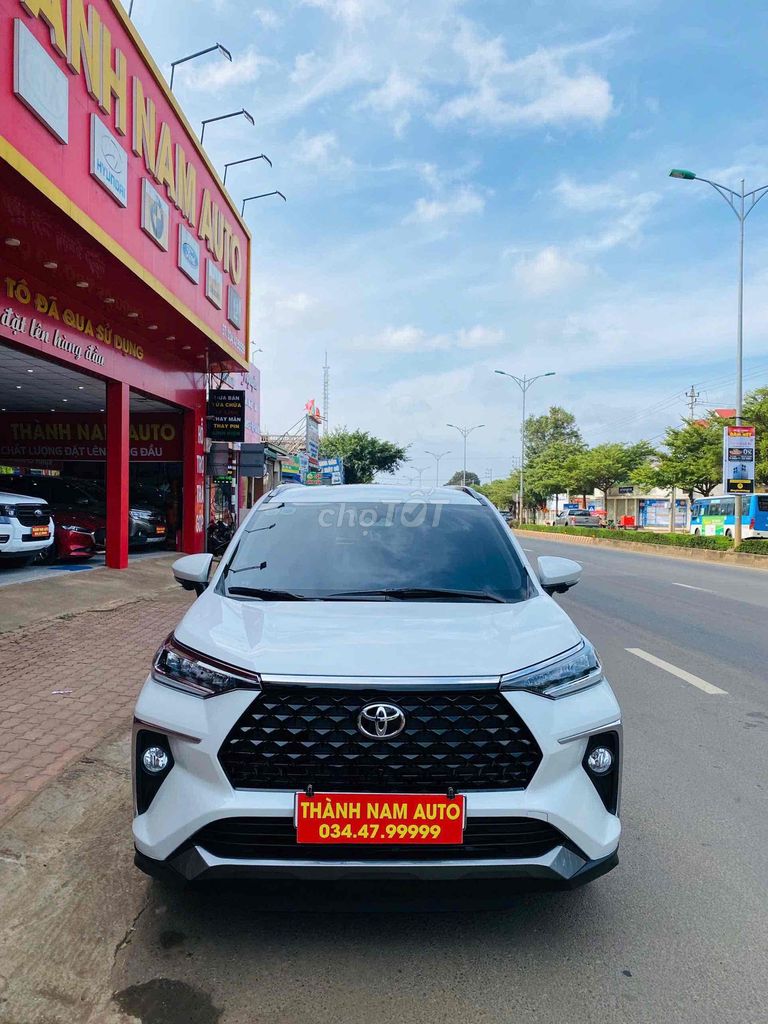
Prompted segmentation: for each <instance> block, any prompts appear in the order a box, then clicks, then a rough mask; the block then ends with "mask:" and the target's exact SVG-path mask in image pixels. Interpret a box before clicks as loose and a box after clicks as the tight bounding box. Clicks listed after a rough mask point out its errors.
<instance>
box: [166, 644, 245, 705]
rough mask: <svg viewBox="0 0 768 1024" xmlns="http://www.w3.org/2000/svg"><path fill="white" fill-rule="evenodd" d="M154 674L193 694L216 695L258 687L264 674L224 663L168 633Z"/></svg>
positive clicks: (200, 695)
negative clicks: (185, 644) (195, 649)
mask: <svg viewBox="0 0 768 1024" xmlns="http://www.w3.org/2000/svg"><path fill="white" fill-rule="evenodd" d="M152 678H153V679H155V680H156V681H157V682H158V683H163V684H164V685H165V686H171V687H173V688H174V689H176V690H183V691H184V692H185V693H190V694H194V695H195V696H196V697H214V696H215V695H216V694H219V693H227V692H229V691H230V690H258V689H260V688H261V678H260V676H258V675H257V674H256V673H255V672H248V671H246V670H245V669H239V668H235V667H234V666H230V665H225V664H224V663H223V662H220V661H217V660H216V659H215V658H206V656H205V655H204V654H200V653H198V652H197V651H193V650H191V649H190V648H188V647H184V645H183V644H180V643H178V641H177V640H175V639H174V637H173V635H171V636H169V637H168V639H167V640H166V641H165V643H164V644H163V645H162V647H161V648H160V650H159V651H158V652H157V654H156V655H155V660H154V663H153V665H152Z"/></svg>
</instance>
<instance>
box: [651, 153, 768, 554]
mask: <svg viewBox="0 0 768 1024" xmlns="http://www.w3.org/2000/svg"><path fill="white" fill-rule="evenodd" d="M669 176H670V178H682V179H683V181H703V182H704V183H705V184H706V185H711V186H712V188H713V189H714V190H715V191H716V192H718V193H719V194H720V195H721V196H722V197H723V199H724V200H725V201H726V203H728V205H729V206H730V208H731V209H732V210H733V212H734V213H735V214H736V217H737V218H738V221H739V290H738V305H737V315H736V423H737V424H740V423H741V414H742V406H743V397H744V396H743V387H744V373H743V363H744V222H745V221H746V219H747V217H748V216H749V215H750V213H751V212H752V211H753V210H754V208H755V207H756V206H757V204H758V203H759V202H760V200H761V199H762V198H763V196H764V195H765V194H766V193H768V185H761V186H760V188H754V189H752V191H751V192H745V191H744V179H743V178H742V179H741V191H740V192H735V191H734V190H733V189H732V188H728V187H727V186H725V185H719V184H718V183H717V182H716V181H710V180H709V178H700V177H699V176H698V174H695V173H694V172H693V171H684V170H680V169H679V168H675V169H673V170H671V171H670V172H669ZM747 199H749V201H750V202H749V207H746V206H745V203H746V200H747ZM723 483H725V481H723ZM734 498H735V499H736V501H735V508H734V512H735V516H734V519H735V522H734V525H733V544H734V547H738V546H739V544H741V495H740V494H735V495H734Z"/></svg>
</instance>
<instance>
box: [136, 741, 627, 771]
mask: <svg viewBox="0 0 768 1024" xmlns="http://www.w3.org/2000/svg"><path fill="white" fill-rule="evenodd" d="M152 749H155V748H154V747H153V748H152ZM147 753H149V751H147ZM144 756H145V757H146V754H145V755H144ZM587 768H589V770H590V771H591V772H593V773H594V774H595V775H605V774H606V773H607V772H609V771H610V770H611V768H613V754H612V753H611V751H610V750H609V749H608V747H595V749H594V750H590V752H589V757H588V758H587Z"/></svg>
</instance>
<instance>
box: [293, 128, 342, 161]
mask: <svg viewBox="0 0 768 1024" xmlns="http://www.w3.org/2000/svg"><path fill="white" fill-rule="evenodd" d="M338 153H339V140H338V139H337V138H336V135H335V133H334V132H319V133H318V134H317V135H307V134H306V132H304V131H302V132H300V133H299V135H298V136H297V137H296V139H295V141H294V143H293V145H292V147H291V156H292V158H293V159H294V160H296V161H297V162H298V163H301V164H318V163H325V162H327V161H328V160H332V159H333V160H335V159H338Z"/></svg>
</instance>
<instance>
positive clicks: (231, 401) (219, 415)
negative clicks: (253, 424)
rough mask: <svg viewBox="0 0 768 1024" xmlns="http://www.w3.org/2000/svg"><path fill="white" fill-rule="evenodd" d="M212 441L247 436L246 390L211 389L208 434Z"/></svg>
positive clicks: (240, 439) (234, 439) (233, 439)
mask: <svg viewBox="0 0 768 1024" xmlns="http://www.w3.org/2000/svg"><path fill="white" fill-rule="evenodd" d="M207 436H208V437H209V438H210V439H211V440H212V441H242V440H244V438H245V392H244V391H226V390H223V389H222V390H220V391H211V392H210V393H209V395H208V435H207Z"/></svg>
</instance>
